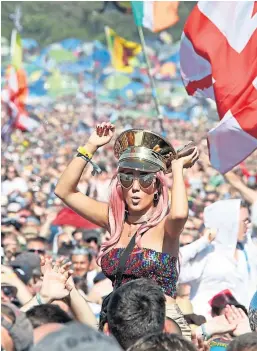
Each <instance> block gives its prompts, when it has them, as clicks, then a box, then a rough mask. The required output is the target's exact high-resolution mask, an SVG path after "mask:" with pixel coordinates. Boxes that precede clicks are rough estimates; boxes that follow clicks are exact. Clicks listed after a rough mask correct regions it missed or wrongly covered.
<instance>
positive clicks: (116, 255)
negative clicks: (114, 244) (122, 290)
mask: <svg viewBox="0 0 257 351" xmlns="http://www.w3.org/2000/svg"><path fill="white" fill-rule="evenodd" d="M123 250H124V248H113V249H112V250H110V251H109V252H107V253H106V254H105V255H104V256H103V257H102V261H101V266H102V270H103V273H104V274H105V275H106V276H107V277H108V278H109V279H111V281H112V283H113V285H114V283H115V274H116V271H117V268H118V264H119V259H120V256H121V254H122V252H123ZM137 278H149V279H153V280H154V281H156V283H157V284H158V285H159V286H160V287H161V288H162V290H163V292H164V294H166V295H168V296H170V297H173V298H175V297H176V283H177V280H178V271H177V258H176V257H173V256H171V255H170V254H168V253H162V252H157V251H155V250H152V249H146V248H142V249H139V248H137V247H135V248H134V250H133V251H132V253H131V254H130V255H129V257H128V259H127V262H126V266H125V271H124V273H123V279H122V284H123V283H126V282H128V281H130V280H133V279H137Z"/></svg>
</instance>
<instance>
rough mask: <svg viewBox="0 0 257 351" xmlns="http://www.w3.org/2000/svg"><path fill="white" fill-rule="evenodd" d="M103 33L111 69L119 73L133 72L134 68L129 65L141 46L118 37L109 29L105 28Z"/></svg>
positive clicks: (140, 49)
mask: <svg viewBox="0 0 257 351" xmlns="http://www.w3.org/2000/svg"><path fill="white" fill-rule="evenodd" d="M105 33H106V39H107V45H108V49H109V51H110V54H111V59H112V65H113V67H114V68H115V69H116V70H117V71H120V72H125V73H131V72H133V70H134V67H133V66H132V65H131V63H132V61H133V59H134V58H135V57H136V55H138V54H139V53H140V52H141V51H142V46H141V45H140V44H138V43H135V42H133V41H128V40H126V39H124V38H122V37H120V36H119V35H117V34H116V32H115V31H114V30H113V29H111V28H109V27H105Z"/></svg>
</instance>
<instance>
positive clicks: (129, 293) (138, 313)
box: [107, 278, 165, 349]
mask: <svg viewBox="0 0 257 351" xmlns="http://www.w3.org/2000/svg"><path fill="white" fill-rule="evenodd" d="M107 321H108V326H109V330H110V332H111V334H113V336H114V337H115V338H116V339H117V341H118V342H119V344H120V345H121V346H122V347H123V348H124V349H127V348H128V347H129V346H130V345H132V344H133V343H135V342H136V341H137V340H138V339H140V338H141V337H142V336H144V335H146V334H149V333H153V332H161V331H163V328H164V321H165V296H164V294H163V292H162V290H161V289H160V288H159V286H158V285H157V284H156V283H155V282H154V281H152V280H150V279H144V278H140V279H136V280H133V281H130V282H128V283H125V284H123V285H122V286H121V287H119V288H118V289H117V290H116V291H115V292H114V293H113V295H112V296H111V299H110V302H109V304H108V308H107Z"/></svg>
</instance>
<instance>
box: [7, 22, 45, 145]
mask: <svg viewBox="0 0 257 351" xmlns="http://www.w3.org/2000/svg"><path fill="white" fill-rule="evenodd" d="M27 97H28V83H27V77H26V72H25V70H24V69H23V68H22V46H21V36H20V34H19V33H18V32H17V31H16V30H15V29H14V30H13V31H12V38H11V65H9V66H8V67H7V69H6V86H5V87H4V89H3V92H2V101H3V102H4V103H5V104H6V108H7V115H8V119H7V121H6V123H5V124H4V125H3V127H2V133H1V136H2V139H3V140H4V141H5V142H10V136H11V133H12V131H13V129H14V128H18V129H21V130H23V131H32V130H34V129H35V128H37V127H38V126H39V121H38V119H37V118H34V116H29V115H28V113H27V111H26V107H25V103H26V99H27Z"/></svg>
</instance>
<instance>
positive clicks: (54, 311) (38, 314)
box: [26, 304, 72, 329]
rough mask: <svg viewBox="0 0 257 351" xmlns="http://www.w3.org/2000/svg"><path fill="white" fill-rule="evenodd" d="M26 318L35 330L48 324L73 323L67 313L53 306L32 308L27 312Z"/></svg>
mask: <svg viewBox="0 0 257 351" xmlns="http://www.w3.org/2000/svg"><path fill="white" fill-rule="evenodd" d="M26 316H27V318H28V319H29V320H30V322H31V324H32V326H33V328H34V329H35V328H37V327H40V326H41V325H44V324H48V323H58V324H65V323H68V322H71V321H72V319H71V318H70V316H69V315H68V314H67V313H66V312H64V311H63V310H62V309H61V308H60V307H59V306H57V305H53V304H44V305H39V306H35V307H32V308H31V309H30V310H28V311H27V312H26Z"/></svg>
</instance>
